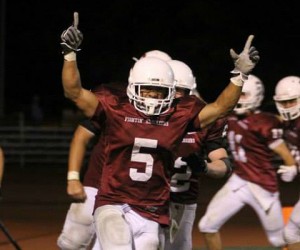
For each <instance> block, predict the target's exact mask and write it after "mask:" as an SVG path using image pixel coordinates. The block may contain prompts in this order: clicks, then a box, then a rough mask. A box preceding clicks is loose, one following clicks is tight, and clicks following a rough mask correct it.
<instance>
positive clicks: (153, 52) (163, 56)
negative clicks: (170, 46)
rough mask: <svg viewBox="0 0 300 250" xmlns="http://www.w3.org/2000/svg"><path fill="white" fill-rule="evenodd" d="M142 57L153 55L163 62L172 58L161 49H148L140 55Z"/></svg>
mask: <svg viewBox="0 0 300 250" xmlns="http://www.w3.org/2000/svg"><path fill="white" fill-rule="evenodd" d="M144 57H155V58H158V59H161V60H163V61H165V62H167V61H170V60H172V58H171V57H170V56H169V55H168V54H167V53H166V52H163V51H161V50H150V51H148V52H146V53H145V54H144V55H142V56H141V58H144Z"/></svg>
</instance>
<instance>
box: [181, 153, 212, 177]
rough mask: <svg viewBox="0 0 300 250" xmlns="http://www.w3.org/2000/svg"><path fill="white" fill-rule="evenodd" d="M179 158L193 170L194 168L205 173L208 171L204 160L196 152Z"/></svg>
mask: <svg viewBox="0 0 300 250" xmlns="http://www.w3.org/2000/svg"><path fill="white" fill-rule="evenodd" d="M181 160H182V161H185V162H186V163H187V165H188V166H190V167H191V168H192V169H193V170H195V171H196V172H198V173H205V174H206V173H207V171H208V169H207V163H206V161H205V160H204V158H203V157H202V156H201V155H199V154H197V153H193V154H190V155H189V156H187V157H181Z"/></svg>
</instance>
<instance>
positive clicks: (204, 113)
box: [198, 35, 259, 128]
mask: <svg viewBox="0 0 300 250" xmlns="http://www.w3.org/2000/svg"><path fill="white" fill-rule="evenodd" d="M253 38H254V36H253V35H250V36H249V37H248V39H247V42H246V44H245V47H244V49H243V51H242V52H241V53H240V54H237V53H236V52H235V51H234V50H233V49H231V50H230V55H231V57H232V59H233V61H234V66H235V67H234V69H233V70H232V71H231V73H232V74H233V77H231V79H230V83H229V84H228V85H227V87H226V88H225V89H224V90H223V91H222V92H221V94H220V95H219V96H218V97H217V99H216V100H215V101H214V102H212V103H209V104H207V105H206V106H205V107H204V108H203V109H202V110H201V112H200V113H199V115H198V117H199V120H200V123H201V127H202V128H204V127H206V126H208V125H209V124H211V123H212V122H214V121H215V120H217V119H218V118H220V117H224V116H226V115H228V113H230V112H231V111H232V110H233V108H234V107H235V105H236V104H237V102H238V100H239V98H240V94H241V92H242V87H243V84H244V81H245V80H247V78H248V75H249V74H250V72H251V71H252V69H253V68H254V67H255V65H256V64H257V62H258V61H259V55H258V51H257V50H256V49H255V48H254V47H253V46H251V43H252V40H253Z"/></svg>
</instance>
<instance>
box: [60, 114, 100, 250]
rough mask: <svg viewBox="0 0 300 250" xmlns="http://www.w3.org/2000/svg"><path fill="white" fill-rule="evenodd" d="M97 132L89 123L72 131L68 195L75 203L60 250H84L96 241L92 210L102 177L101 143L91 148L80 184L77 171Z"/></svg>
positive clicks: (70, 209) (95, 127) (66, 223)
mask: <svg viewBox="0 0 300 250" xmlns="http://www.w3.org/2000/svg"><path fill="white" fill-rule="evenodd" d="M99 133H100V129H99V128H98V127H97V126H95V125H94V124H93V123H92V122H91V121H90V120H85V121H83V122H81V123H80V124H79V125H78V127H77V128H76V130H75V132H74V136H73V138H72V141H71V145H70V152H69V161H68V177H67V179H68V182H67V193H68V195H69V196H70V197H71V198H73V199H74V200H76V201H75V202H74V203H72V204H71V205H70V208H69V210H68V213H67V216H66V219H65V223H64V226H63V230H62V232H61V234H60V236H59V238H58V240H57V244H58V246H59V248H60V249H63V250H65V249H87V248H88V246H90V245H91V244H93V240H94V239H95V228H94V225H93V209H94V203H95V196H96V194H97V191H98V181H99V179H100V175H101V168H100V165H101V160H102V159H101V156H102V155H101V154H100V153H99V152H101V149H102V147H103V145H102V143H103V141H102V140H99V141H98V143H97V144H95V145H94V147H93V150H92V152H91V156H90V159H89V163H88V167H87V171H86V173H85V175H84V179H83V182H82V183H81V181H80V178H79V177H80V176H79V173H80V170H81V167H82V166H83V161H84V157H85V153H86V148H87V146H88V144H89V143H90V141H91V140H92V138H94V137H95V136H99Z"/></svg>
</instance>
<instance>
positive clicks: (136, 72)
mask: <svg viewBox="0 0 300 250" xmlns="http://www.w3.org/2000/svg"><path fill="white" fill-rule="evenodd" d="M147 86H148V87H149V86H154V87H159V88H166V89H167V94H166V96H165V97H164V98H163V99H156V98H149V97H148V98H145V97H142V96H141V88H142V87H147ZM127 95H128V97H129V100H130V101H131V103H132V104H133V105H134V107H135V108H136V109H137V110H138V111H140V112H142V113H144V114H146V115H160V114H163V113H166V112H167V111H168V110H169V109H170V107H171V104H172V102H173V100H174V96H175V81H174V74H173V71H172V69H171V67H170V65H169V64H168V63H166V62H165V61H163V60H161V59H158V58H154V57H145V58H141V59H140V60H138V61H137V62H136V63H135V64H134V66H133V68H132V69H131V70H130V74H129V78H128V87H127Z"/></svg>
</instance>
